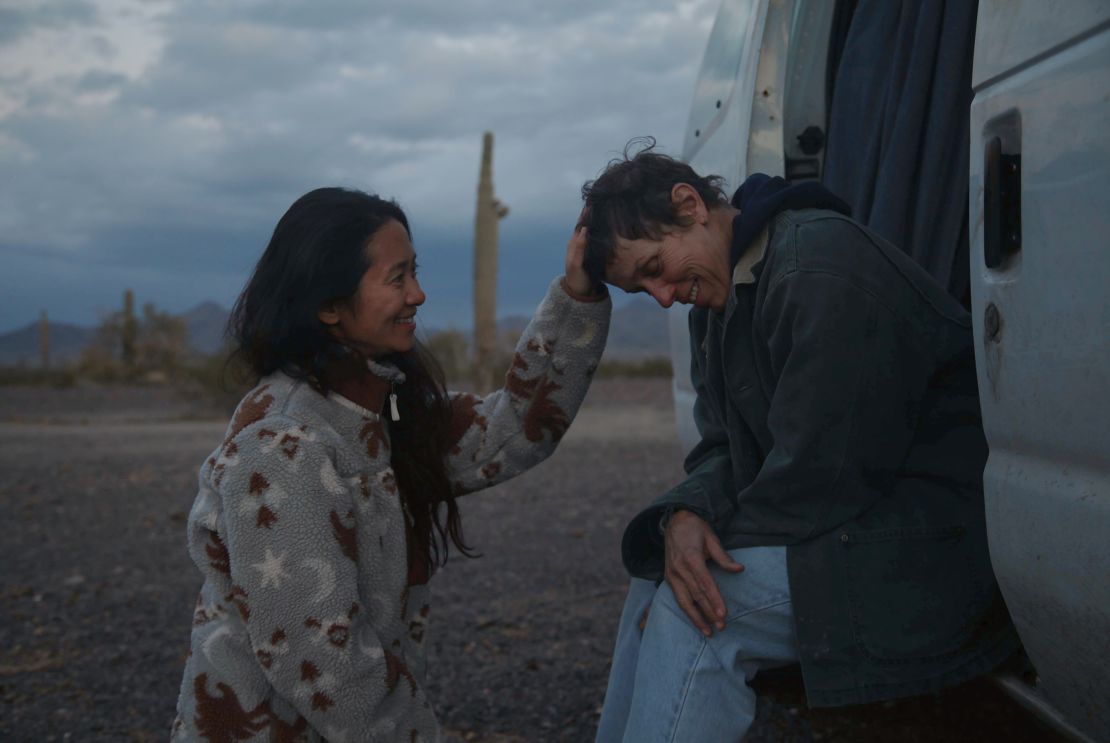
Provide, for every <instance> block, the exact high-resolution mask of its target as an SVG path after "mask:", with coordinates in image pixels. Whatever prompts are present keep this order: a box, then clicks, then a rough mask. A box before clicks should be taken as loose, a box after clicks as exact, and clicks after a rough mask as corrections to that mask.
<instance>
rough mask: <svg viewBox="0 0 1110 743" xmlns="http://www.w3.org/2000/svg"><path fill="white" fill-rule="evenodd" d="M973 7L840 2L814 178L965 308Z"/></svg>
mask: <svg viewBox="0 0 1110 743" xmlns="http://www.w3.org/2000/svg"><path fill="white" fill-rule="evenodd" d="M977 8H978V2H977V0H948V1H947V2H946V1H945V0H841V3H840V7H838V18H837V21H836V24H834V25H838V26H839V27H840V28H841V29H842V30H841V32H840V33H839V34H834V35H833V46H832V48H831V49H830V56H829V59H830V62H831V63H833V64H836V68H835V70H833V71H831V72H832V74H831V75H830V80H829V82H830V87H831V104H830V109H829V127H828V129H829V131H828V147H827V150H826V153H825V172H824V176H823V179H822V180H823V182H824V184H825V185H826V186H827V187H828V188H829V189H830V190H831V191H833V193H835V194H837V195H838V196H840V197H841V198H843V199H844V200H845V201H847V202H848V203H849V204H850V205H851V206H852V215H853V217H855V219H857V220H858V221H860V222H862V223H863V224H866V225H868V226H869V227H871V228H872V229H874V230H875V231H876V232H878V233H879V234H880V235H882V236H883V237H885V238H886V239H887V240H890V241H891V242H892V243H894V244H895V245H897V246H899V247H900V248H902V249H903V250H904V251H906V252H907V253H908V254H909V255H910V256H912V257H913V258H914V260H916V261H917V262H918V263H919V264H920V265H922V266H924V267H925V269H926V270H927V271H929V273H930V274H932V275H933V277H934V278H935V279H936V280H937V281H939V282H940V284H941V285H942V286H944V287H946V288H947V289H948V291H949V292H950V293H951V294H952V295H954V296H955V297H956V298H958V299H960V300H961V301H963V302H964V303H965V304H967V303H968V269H969V266H968V233H967V201H968V193H967V179H968V146H969V140H968V136H969V132H968V113H969V110H970V106H971V64H972V55H973V50H974V44H975V15H976V11H977ZM844 29H846V32H845V31H844ZM838 37H839V38H838ZM838 41H840V43H842V44H843V46H842V47H839V48H838V46H837V44H838Z"/></svg>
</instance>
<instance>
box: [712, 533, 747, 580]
mask: <svg viewBox="0 0 1110 743" xmlns="http://www.w3.org/2000/svg"><path fill="white" fill-rule="evenodd" d="M705 547H706V551H707V552H708V553H709V557H710V558H712V560H713V562H715V563H717V564H718V565H720V566H721V567H722V568H724V569H725V570H727V571H729V572H730V573H739V572H740V571H742V570H743V569H744V566H743V565H741V564H740V563H738V562H736V561H735V560H733V559H732V557H731V556H730V555H729V554H728V552H726V551H725V549H724V547H722V546H721V543H720V541H718V539H717V537H716V536H711V537H709V538H708V539H707V540H706V544H705Z"/></svg>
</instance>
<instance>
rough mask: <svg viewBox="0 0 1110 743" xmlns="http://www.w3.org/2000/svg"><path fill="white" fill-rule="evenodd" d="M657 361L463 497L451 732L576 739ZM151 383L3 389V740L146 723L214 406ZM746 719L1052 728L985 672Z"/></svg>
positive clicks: (664, 422)
mask: <svg viewBox="0 0 1110 743" xmlns="http://www.w3.org/2000/svg"><path fill="white" fill-rule="evenodd" d="M669 404H670V403H669V388H668V383H667V382H666V381H663V380H601V381H599V382H598V383H597V384H595V386H594V389H593V390H592V391H591V393H590V398H589V399H588V401H587V404H586V406H585V407H584V409H583V411H582V413H581V415H580V416H579V419H578V420H577V421H576V422H575V424H574V426H573V427H572V429H571V431H570V433H569V434H568V436H567V439H566V441H565V442H564V444H563V445H562V446H561V447H560V449H559V451H558V452H557V453H556V454H555V456H553V457H552V458H551V459H550V460H549V461H547V462H545V463H544V464H543V465H541V466H539V467H537V468H535V469H534V470H532V471H531V472H529V473H527V474H525V475H523V476H521V477H520V478H518V479H516V480H514V481H512V482H509V483H506V484H504V485H501V486H499V487H497V488H495V489H493V490H491V491H488V492H487V493H484V494H481V495H479V496H477V497H470V498H468V499H466V501H465V502H464V505H463V513H464V525H465V527H466V531H467V536H468V538H469V540H470V542H471V543H472V544H473V545H475V546H476V547H478V548H479V549H480V550H481V551H482V552H483V553H484V554H483V557H481V558H480V559H476V560H463V559H453V560H452V561H451V562H450V564H449V565H448V566H447V567H446V568H445V569H443V570H442V572H441V573H440V574H439V575H438V576H437V578H436V580H435V581H433V587H434V591H435V612H434V614H433V620H434V621H433V624H432V626H431V629H430V633H431V636H432V643H431V659H430V664H431V665H430V682H429V685H430V695H431V698H432V700H433V702H434V704H435V705H436V708H437V710H438V713H439V715H440V718H441V719H442V721H443V723H444V725H445V726H446V728H447V729H448V730H449V732H450V735H451V737H452V739H453V740H455V741H491V742H500V743H508V742H510V741H589V740H592V736H593V731H594V729H595V727H596V723H597V717H598V713H599V711H600V704H601V699H602V694H603V690H604V685H605V677H606V672H607V670H608V661H609V653H610V651H611V644H612V638H613V634H614V631H615V627H616V621H617V618H618V616H619V613H620V607H621V603H622V601H623V595H624V587H625V576H624V571H623V569H622V568H621V566H620V561H619V553H618V544H619V537H620V533H621V531H622V529H623V526H624V524H625V522H626V521H627V519H628V518H629V517H630V516H631V515H632V514H633V513H635V511H636V510H637V509H638V508H639V507H640V506H642V504H644V503H645V502H647V501H649V500H651V499H652V498H653V497H654V496H655V495H656V494H658V493H660V492H661V491H662V490H663V489H664V488H666V487H667V485H668V484H670V483H672V482H673V481H675V479H676V478H677V477H679V475H680V472H681V470H680V461H681V452H680V450H679V447H678V444H677V442H676V441H675V439H674V434H673V420H672V416H671V413H670V410H669ZM204 417H205V416H204V411H203V410H202V409H201V408H200V407H199V404H197V403H195V402H192V401H189V400H183V399H181V398H180V397H178V396H176V395H173V394H172V393H169V392H165V391H157V390H150V389H146V390H137V391H135V390H133V391H131V392H128V391H126V390H119V389H114V390H107V391H105V390H98V389H78V390H60V391H56V390H51V391H44V390H33V391H31V390H18V389H11V388H9V389H0V421H3V422H0V522H2V523H4V524H5V525H7V529H6V533H5V535H4V539H3V542H2V545H0V565H3V570H2V571H0V740H2V741H60V740H73V741H149V740H164V739H165V738H166V737H167V735H168V730H169V724H170V721H171V720H172V718H173V710H174V703H175V700H176V695H177V689H178V684H179V682H180V674H181V669H182V666H183V659H184V655H185V652H186V649H187V646H188V635H189V628H190V620H191V614H192V607H193V602H194V599H195V596H196V591H197V588H198V587H199V573H198V572H197V571H196V569H195V568H194V567H193V565H192V564H191V563H190V562H189V560H188V558H187V556H186V553H185V545H184V524H185V518H186V513H187V512H188V510H189V507H190V505H191V503H192V499H193V494H194V492H195V487H196V486H195V478H196V470H197V467H198V465H199V464H200V462H201V461H202V460H203V458H204V457H205V456H206V455H207V453H208V452H209V451H210V450H211V449H212V448H213V447H214V446H215V445H216V443H218V440H219V439H220V437H221V434H222V431H223V427H224V422H223V421H216V420H206V419H204ZM747 740H748V741H753V742H754V741H760V742H762V741H791V742H795V743H801V742H808V741H863V742H865V743H867V742H870V743H878V742H879V741H910V742H911V743H912V742H914V741H919V742H921V743H925V742H926V741H929V742H932V741H945V742H948V741H952V742H956V743H958V742H962V741H966V742H967V743H971V742H972V741H976V742H978V741H1012V742H1015V743H1027V742H1032V741H1042V740H1052V738H1051V737H1050V736H1049V735H1048V734H1047V733H1046V732H1045V731H1044V730H1043V729H1041V728H1040V727H1039V726H1038V725H1037V724H1036V723H1035V721H1033V720H1032V719H1031V718H1029V717H1027V716H1026V715H1025V714H1024V713H1023V712H1021V711H1020V709H1019V708H1017V707H1016V706H1015V705H1013V704H1012V703H1010V702H1009V701H1008V700H1006V699H1005V698H1003V697H1002V696H1001V695H1000V694H999V693H997V692H995V691H994V690H993V688H992V687H989V686H988V685H986V684H983V683H973V684H969V685H967V686H965V687H961V688H959V689H955V690H952V691H949V692H946V693H944V694H941V695H936V696H930V697H923V698H915V699H910V700H904V701H899V702H897V703H886V704H877V705H868V706H863V707H856V708H848V709H840V710H816V711H811V710H808V709H807V708H806V706H805V703H804V696H803V694H802V692H801V689H800V685H799V682H798V680H797V678H796V676H788V677H787V678H786V679H785V680H782V681H780V682H777V683H775V684H773V685H770V686H767V687H766V688H761V696H760V707H759V716H758V719H757V722H756V725H755V726H754V727H753V729H752V731H751V732H750V734H749V736H748V738H747Z"/></svg>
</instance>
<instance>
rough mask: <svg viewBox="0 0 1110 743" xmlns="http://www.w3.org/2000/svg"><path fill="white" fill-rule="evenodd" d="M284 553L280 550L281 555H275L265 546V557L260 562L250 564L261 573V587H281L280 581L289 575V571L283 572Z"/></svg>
mask: <svg viewBox="0 0 1110 743" xmlns="http://www.w3.org/2000/svg"><path fill="white" fill-rule="evenodd" d="M285 554H286V553H284V552H282V553H281V557H275V556H274V553H273V550H271V549H270V548H268V547H267V548H266V557H265V558H264V559H263V560H262V562H256V563H254V564H253V565H251V567H252V568H254V569H255V570H257V571H258V572H259V573H261V574H262V587H263V588H269V587H270V586H271V585H272V586H273V587H274V588H281V581H282V580H284V579H285V578H289V577H291V576H290V575H289V573H287V572H285V565H284V563H285Z"/></svg>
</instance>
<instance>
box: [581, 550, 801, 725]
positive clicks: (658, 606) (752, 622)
mask: <svg viewBox="0 0 1110 743" xmlns="http://www.w3.org/2000/svg"><path fill="white" fill-rule="evenodd" d="M729 555H731V556H732V559H734V560H736V561H737V562H739V563H741V564H742V565H744V568H745V569H744V571H743V572H742V573H728V572H725V571H723V570H720V569H719V568H716V567H715V566H711V567H710V572H711V573H712V574H713V577H714V579H715V580H716V581H717V586H718V587H719V588H720V591H721V596H722V598H723V599H724V601H725V604H726V605H727V607H728V615H727V618H726V624H725V628H724V629H723V630H720V631H716V630H715V631H714V632H713V635H712V637H705V636H704V635H702V634H701V632H699V631H698V630H697V628H696V627H694V625H693V624H692V623H691V622H690V620H689V619H688V618H687V617H686V613H685V612H683V611H682V608H681V607H680V606H679V605H678V603H677V602H676V601H675V597H674V593H672V592H671V589H670V587H669V586H668V585H667V584H666V583H662V584H660V585H659V586H658V587H656V586H655V584H654V583H652V582H651V581H645V580H640V579H638V578H633V579H632V583H631V585H630V587H629V589H628V598H627V599H626V600H625V603H624V611H623V613H622V614H621V623H620V628H619V629H618V631H617V644H616V647H615V648H614V650H613V666H612V668H611V669H610V671H609V687H608V689H606V691H605V706H604V708H603V710H602V712H601V722H600V723H599V725H598V730H597V741H598V743H619V742H620V741H623V742H624V743H656V742H658V743H717V742H719V743H737V741H739V740H740V739H741V738H743V737H744V734H745V733H746V732H747V730H748V727H749V726H750V725H751V723H752V719H753V718H754V717H755V692H754V691H752V689H751V687H750V686H748V681H749V680H750V679H751V678H752V677H753V676H755V674H756V672H757V671H759V670H760V669H761V668H773V667H775V666H783V665H787V664H789V663H793V662H795V661H796V660H797V643H796V640H795V638H794V613H793V608H792V606H791V604H790V586H789V583H788V582H787V578H786V548H785V547H747V548H743V549H736V550H731V551H729ZM649 606H650V607H651V611H650V613H649V614H648V620H647V625H646V626H645V627H644V629H643V630H642V631H641V630H640V626H639V625H640V619H641V617H643V615H644V611H645V610H646V609H647V608H648V607H649Z"/></svg>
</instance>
